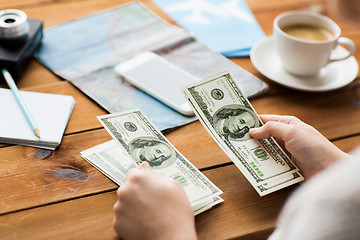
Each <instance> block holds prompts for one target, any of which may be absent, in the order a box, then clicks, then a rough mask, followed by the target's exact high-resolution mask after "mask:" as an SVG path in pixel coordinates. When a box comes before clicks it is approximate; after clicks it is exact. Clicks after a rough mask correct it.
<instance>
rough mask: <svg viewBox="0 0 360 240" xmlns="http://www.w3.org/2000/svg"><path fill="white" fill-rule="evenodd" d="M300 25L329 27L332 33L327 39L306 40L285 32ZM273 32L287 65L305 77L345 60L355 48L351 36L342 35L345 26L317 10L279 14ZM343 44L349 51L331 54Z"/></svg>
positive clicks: (279, 51)
mask: <svg viewBox="0 0 360 240" xmlns="http://www.w3.org/2000/svg"><path fill="white" fill-rule="evenodd" d="M296 25H297V26H305V27H306V26H311V27H315V28H316V29H321V31H322V30H328V31H330V33H332V34H330V35H328V37H327V39H325V40H313V39H311V40H308V39H307V40H304V39H303V38H299V36H296V37H294V36H295V35H293V36H291V35H289V34H288V33H290V32H288V33H286V32H285V31H284V29H287V28H289V27H291V26H292V27H293V28H294V26H296ZM309 29H310V28H309ZM273 35H274V40H275V45H276V48H277V51H278V53H279V56H280V59H281V62H282V65H283V68H284V69H285V70H286V71H288V72H289V73H292V74H294V75H298V76H302V77H308V76H313V75H317V74H319V72H320V70H321V69H322V68H323V67H325V66H326V65H327V64H329V63H332V62H335V61H342V60H345V59H347V58H349V57H351V56H352V55H353V54H354V51H355V44H354V42H353V41H352V40H351V39H349V38H345V37H340V35H341V29H340V27H339V26H338V25H337V24H336V23H335V22H334V21H332V20H331V19H330V18H328V17H326V16H323V15H320V14H317V13H313V12H302V11H297V12H286V13H282V14H280V15H278V16H277V17H276V18H275V20H274V30H273ZM339 44H342V45H345V46H347V47H348V49H349V53H348V54H347V55H346V56H341V57H340V58H334V57H333V56H331V53H332V52H333V50H334V49H335V48H336V47H337V46H338V45H339Z"/></svg>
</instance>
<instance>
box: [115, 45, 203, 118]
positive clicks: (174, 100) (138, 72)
mask: <svg viewBox="0 0 360 240" xmlns="http://www.w3.org/2000/svg"><path fill="white" fill-rule="evenodd" d="M115 72H116V73H117V74H118V75H120V76H123V77H124V78H125V80H127V81H128V82H130V83H131V84H132V85H134V86H136V87H137V88H139V89H140V90H142V91H144V92H146V93H148V94H150V95H151V96H153V97H155V98H157V99H158V100H160V101H161V102H163V103H165V104H166V105H168V106H169V107H171V108H173V109H174V110H176V111H178V112H180V113H181V114H183V115H186V116H193V115H194V112H193V110H192V109H191V107H190V106H189V104H188V103H187V101H186V99H185V97H184V94H183V93H182V90H181V88H182V87H183V86H185V85H188V84H190V83H193V82H195V81H198V79H197V78H195V77H194V76H192V75H191V74H189V73H187V72H185V71H184V70H182V69H180V68H179V67H177V66H175V65H174V64H172V63H170V62H168V61H167V60H166V59H164V58H162V57H161V56H159V55H157V54H155V53H153V52H144V53H141V54H139V55H137V56H135V57H133V58H131V59H129V60H126V61H124V62H122V63H120V64H118V65H116V66H115Z"/></svg>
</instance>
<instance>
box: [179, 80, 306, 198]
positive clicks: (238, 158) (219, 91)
mask: <svg viewBox="0 0 360 240" xmlns="http://www.w3.org/2000/svg"><path fill="white" fill-rule="evenodd" d="M184 92H185V95H186V96H187V100H188V102H189V104H190V105H191V106H192V108H193V109H194V112H195V114H196V115H197V116H198V118H199V120H200V122H201V123H202V124H203V126H204V127H205V128H206V130H207V131H208V132H209V134H210V135H211V136H212V137H213V139H214V140H215V141H216V143H217V144H218V145H219V146H220V147H221V148H222V150H223V151H224V152H225V153H226V154H227V155H228V156H229V158H230V159H231V160H232V161H233V162H234V164H235V165H236V166H237V167H238V168H239V170H240V171H241V172H242V173H243V175H244V176H245V177H246V178H247V180H248V181H249V182H250V183H251V184H252V186H253V187H254V188H255V189H256V191H257V192H258V193H259V195H260V196H264V195H266V194H269V193H271V192H274V191H276V190H279V189H282V188H285V187H287V186H290V185H292V184H295V183H298V182H301V181H303V180H304V178H303V176H302V175H301V174H300V173H299V169H298V168H297V167H296V166H295V165H294V164H293V163H292V162H291V160H290V159H289V157H288V156H287V155H286V154H285V153H284V152H283V151H282V149H281V148H280V147H279V145H278V144H277V143H276V141H275V140H274V139H273V138H268V139H264V140H256V139H253V138H251V136H250V135H249V133H248V132H249V129H250V128H252V127H258V126H261V125H263V123H262V122H261V120H260V118H259V116H258V115H257V113H256V112H255V110H254V109H253V107H252V106H251V104H250V102H249V101H248V100H247V98H246V97H245V96H244V95H243V94H242V92H241V91H240V88H239V87H238V86H237V85H236V83H235V82H234V80H233V79H232V78H231V76H230V74H229V73H220V74H218V75H216V76H212V77H210V78H208V79H205V80H202V81H200V82H196V83H194V84H192V85H191V86H186V87H185V88H184Z"/></svg>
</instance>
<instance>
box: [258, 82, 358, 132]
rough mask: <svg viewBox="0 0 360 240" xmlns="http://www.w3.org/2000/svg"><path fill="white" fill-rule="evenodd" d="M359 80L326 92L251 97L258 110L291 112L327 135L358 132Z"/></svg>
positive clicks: (264, 112) (283, 113)
mask: <svg viewBox="0 0 360 240" xmlns="http://www.w3.org/2000/svg"><path fill="white" fill-rule="evenodd" d="M359 96H360V81H359V80H357V81H355V82H354V83H353V84H350V85H349V86H347V87H345V88H343V89H340V90H336V91H332V92H327V93H302V92H297V91H287V93H284V94H281V95H277V96H269V97H261V98H256V99H253V100H251V103H252V105H253V106H254V108H255V110H256V111H257V112H258V114H280V115H293V116H296V117H298V118H300V119H301V120H303V121H304V122H306V123H308V124H310V125H312V126H314V127H315V128H316V129H318V130H319V131H320V132H321V133H322V134H323V135H325V136H326V137H327V138H329V139H334V138H339V137H343V136H349V135H354V134H358V133H360V125H359V121H360V111H359V107H360V105H359Z"/></svg>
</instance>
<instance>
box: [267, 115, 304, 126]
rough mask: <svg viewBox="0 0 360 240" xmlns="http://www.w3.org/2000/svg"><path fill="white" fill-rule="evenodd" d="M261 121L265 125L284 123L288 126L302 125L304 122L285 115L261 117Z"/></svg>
mask: <svg viewBox="0 0 360 240" xmlns="http://www.w3.org/2000/svg"><path fill="white" fill-rule="evenodd" d="M260 118H261V120H262V121H263V122H264V123H267V122H270V121H274V122H282V123H287V124H298V123H302V121H301V120H300V119H298V118H296V117H293V116H285V115H260Z"/></svg>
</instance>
